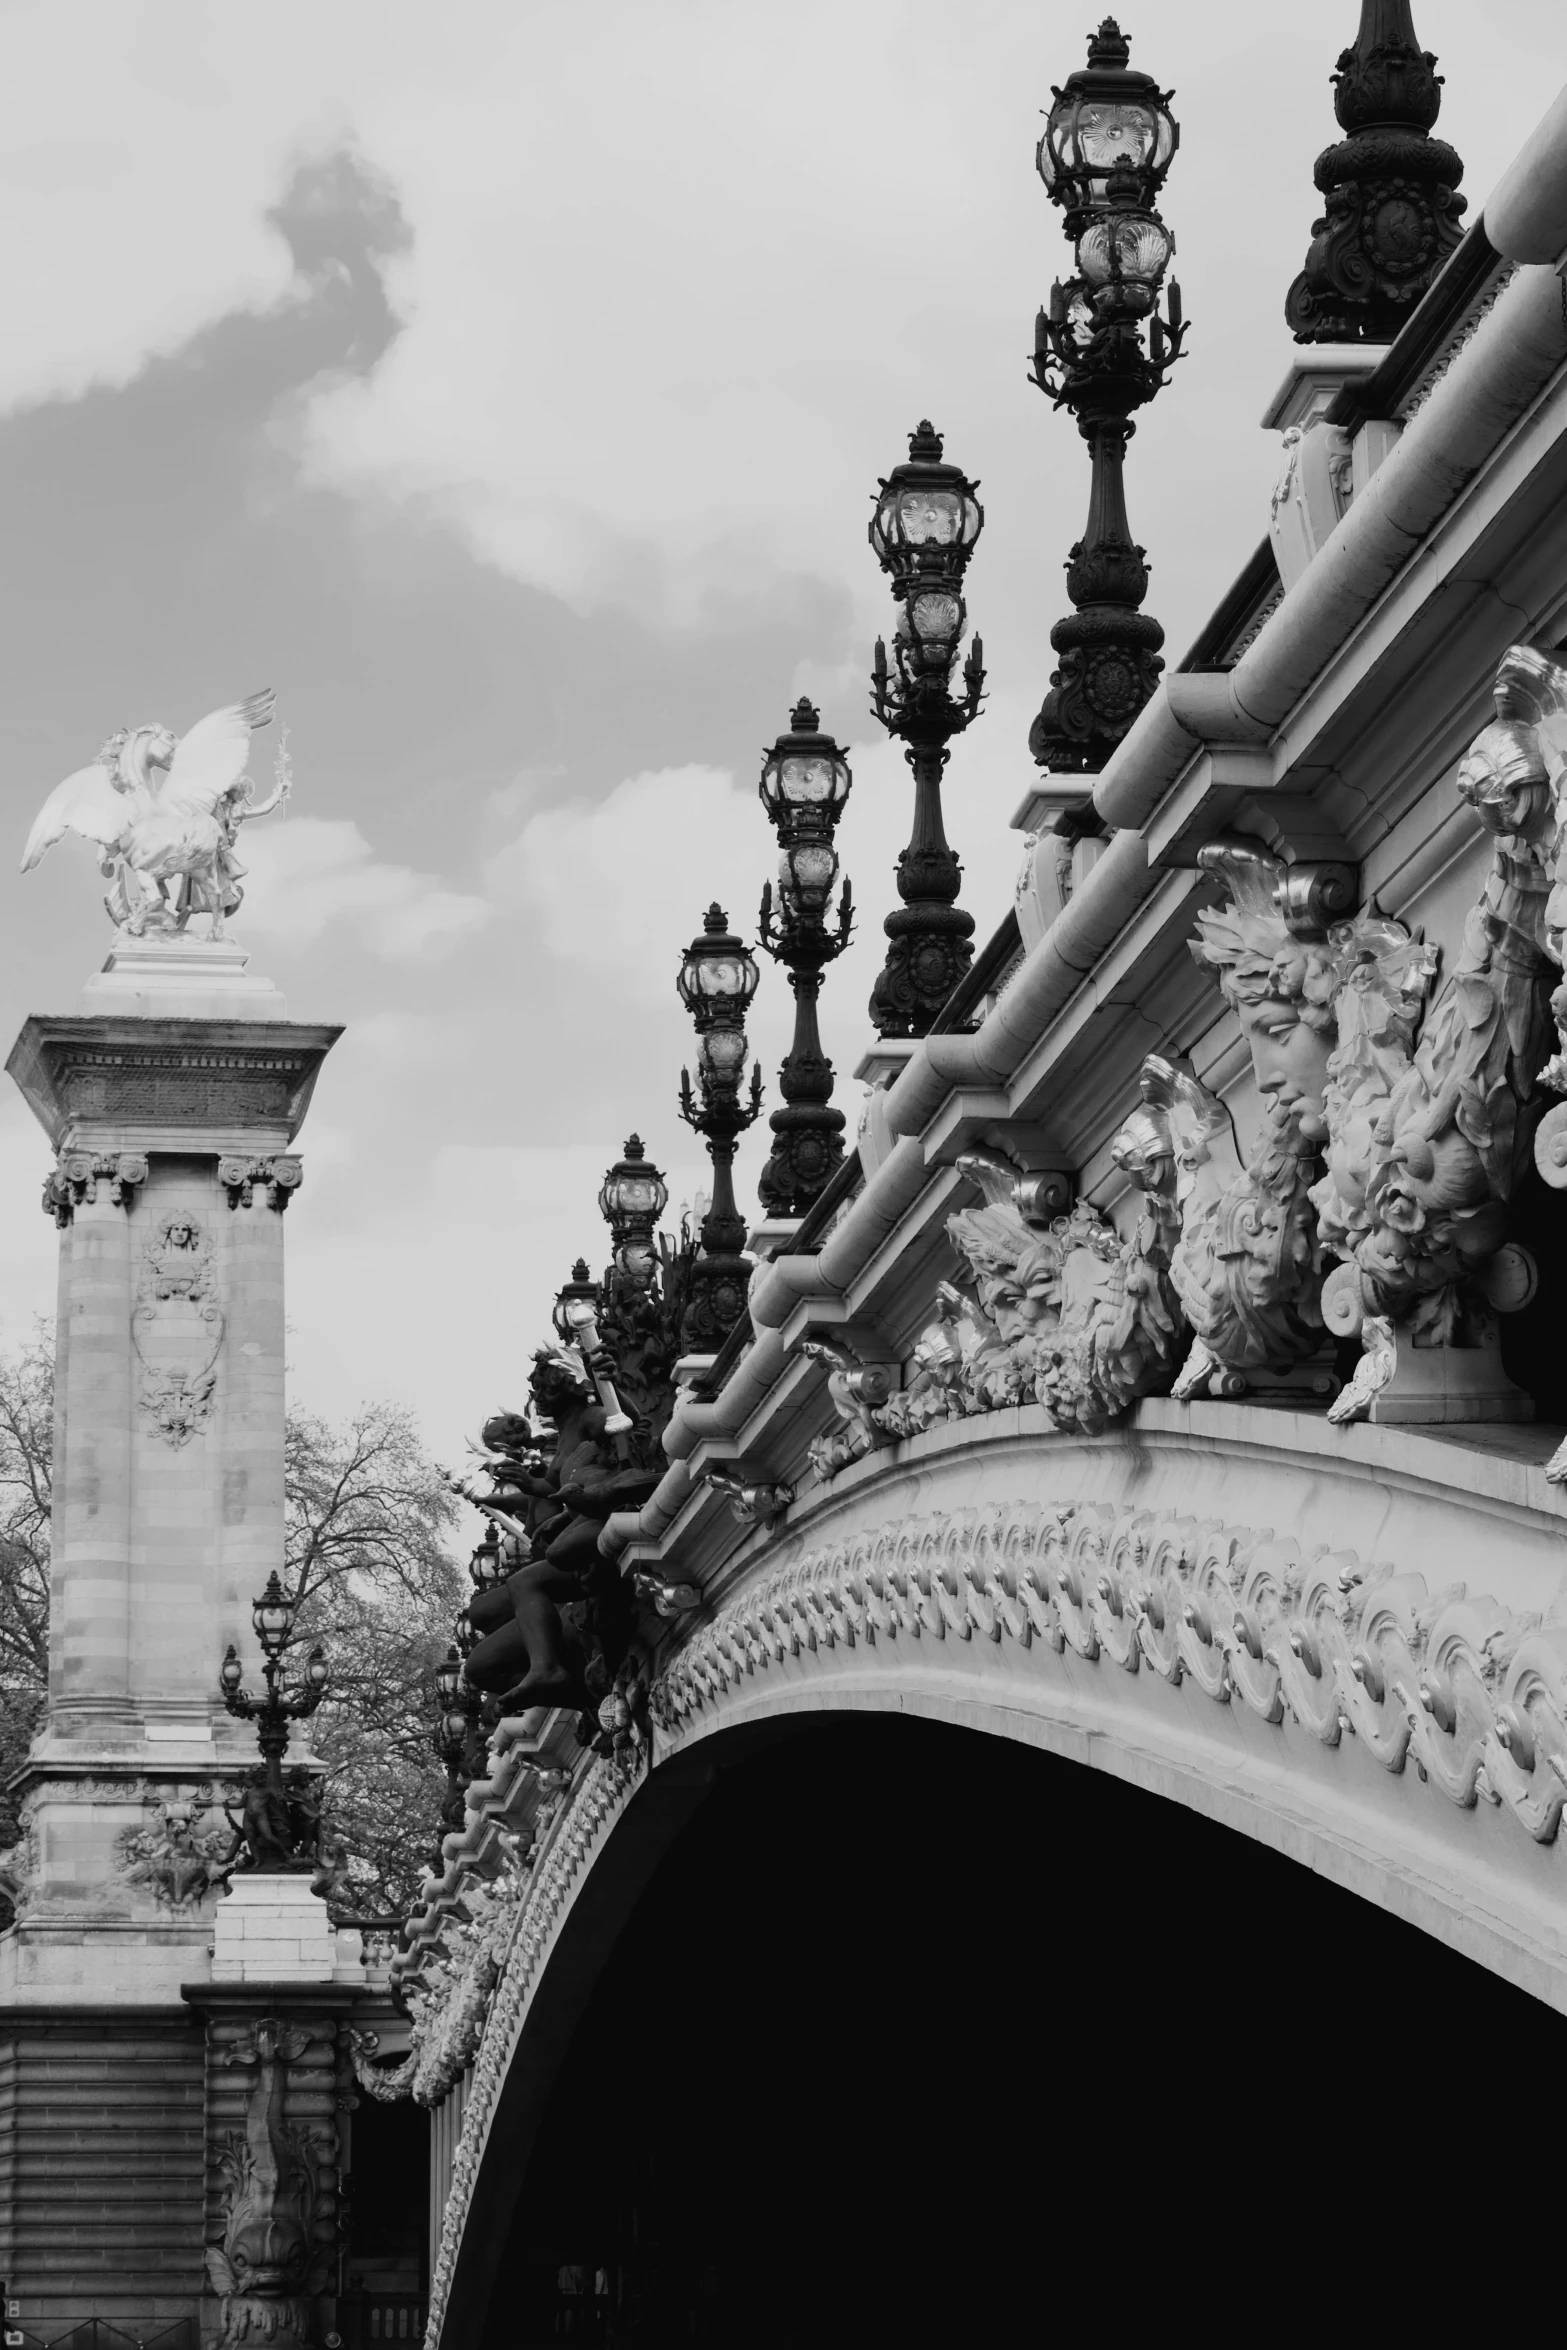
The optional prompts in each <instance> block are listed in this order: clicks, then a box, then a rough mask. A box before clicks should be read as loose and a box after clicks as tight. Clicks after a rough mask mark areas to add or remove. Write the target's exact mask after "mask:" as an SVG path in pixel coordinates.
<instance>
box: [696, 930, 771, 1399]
mask: <svg viewBox="0 0 1567 2350" xmlns="http://www.w3.org/2000/svg"><path fill="white" fill-rule="evenodd" d="M760 978H761V974H760V972H759V971H758V970H757V967H756V962H755V959H754V957H753V956H752V955H751V954H750V953H749V951H748V950H747V949H746V948H745V947H744V946H742V944H741V942H740V940H739V939H738V938H736V937H734V936H733V935H732V933H731V932H730V929H729V917H728V915H727V914H726V913H725V912H724V911H723V908H722V907H721V906H718V905H712V906H709V907H708V909H707V914H706V917H705V919H704V921H703V925H702V933H701V936H700V937H699V938H694V939H693V940H692V941H691V944H690V946H689V947H688V948H687V949H686V951H685V954H684V955H683V956H682V958H681V963H680V970H679V973H678V975H677V977H676V981H675V985H676V987H677V988H678V989H679V992H680V1000H681V1002H682V1003H683V1004H684V1005H685V1007H686V1010H687V1011H688V1012H689V1013H690V1015H691V1019H692V1024H693V1025H694V1027H695V1029H696V1037H697V1060H696V1073H697V1091H696V1093H693V1092H692V1087H691V1073H690V1071H689V1070H687V1069H682V1070H681V1072H680V1115H681V1117H682V1118H684V1120H685V1122H686V1124H687V1125H688V1126H693V1127H695V1129H696V1131H697V1133H698V1134H700V1135H701V1137H702V1139H703V1140H704V1142H705V1143H706V1144H707V1151H708V1156H709V1158H710V1159H711V1160H712V1162H713V1201H712V1205H711V1207H710V1208H709V1209H708V1211H707V1214H706V1215H705V1216H704V1217H703V1219H702V1231H701V1246H700V1248H699V1249H698V1251H697V1255H696V1259H695V1261H694V1263H693V1264H692V1267H691V1286H690V1294H689V1296H688V1298H687V1302H686V1310H685V1313H684V1316H683V1317H682V1320H681V1326H680V1342H681V1345H682V1347H683V1348H684V1350H685V1351H686V1353H687V1354H704V1353H712V1352H715V1351H716V1350H717V1348H719V1347H720V1346H722V1344H723V1342H724V1340H725V1339H726V1338H727V1337H728V1335H729V1333H730V1331H731V1330H732V1329H733V1328H734V1326H735V1324H736V1323H737V1322H738V1321H739V1319H740V1316H741V1315H742V1314H743V1313H744V1311H745V1294H746V1285H747V1282H748V1281H749V1278H750V1271H751V1268H750V1266H749V1265H748V1264H747V1262H746V1260H745V1258H744V1257H743V1256H742V1255H741V1254H740V1249H741V1244H742V1243H743V1241H744V1239H745V1220H744V1218H743V1217H742V1216H741V1215H740V1214H739V1213H738V1211H737V1209H736V1207H735V1187H734V1174H733V1169H734V1158H735V1150H736V1146H737V1145H738V1142H739V1139H740V1136H741V1135H742V1134H743V1133H744V1132H745V1130H746V1128H747V1127H748V1126H749V1125H751V1124H752V1123H753V1121H754V1120H755V1119H757V1118H758V1117H759V1116H760V1115H761V1109H762V1072H761V1069H760V1068H759V1067H757V1066H755V1065H753V1067H752V1071H751V1092H750V1098H749V1100H743V1099H742V1098H741V1085H742V1083H743V1081H744V1077H745V1062H746V1055H747V1053H748V1051H749V1050H750V1047H749V1046H748V1044H747V1042H746V1034H745V1015H746V1012H747V1010H748V1008H749V1006H750V1003H751V999H752V997H753V996H754V995H755V993H756V990H757V985H758V982H759V980H760Z"/></svg>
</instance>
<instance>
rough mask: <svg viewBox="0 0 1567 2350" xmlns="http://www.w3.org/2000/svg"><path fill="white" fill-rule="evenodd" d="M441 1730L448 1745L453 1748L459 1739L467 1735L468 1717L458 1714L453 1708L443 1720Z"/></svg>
mask: <svg viewBox="0 0 1567 2350" xmlns="http://www.w3.org/2000/svg"><path fill="white" fill-rule="evenodd" d="M441 1728H442V1730H443V1731H444V1732H445V1735H446V1737H447V1739H448V1741H449V1743H450V1744H451V1745H453V1746H455V1745H457V1743H458V1741H459V1740H460V1739H464V1738H466V1737H467V1735H468V1717H467V1715H466V1714H464V1713H459V1712H458V1711H457V1709H456V1707H455V1706H454V1707H453V1708H452V1710H451V1712H450V1713H449V1714H447V1715H446V1716H445V1718H444V1719H443V1721H442V1723H441Z"/></svg>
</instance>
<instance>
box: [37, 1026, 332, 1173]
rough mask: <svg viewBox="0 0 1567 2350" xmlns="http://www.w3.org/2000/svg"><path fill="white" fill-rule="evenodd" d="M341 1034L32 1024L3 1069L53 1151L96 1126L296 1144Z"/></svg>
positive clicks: (306, 1028)
mask: <svg viewBox="0 0 1567 2350" xmlns="http://www.w3.org/2000/svg"><path fill="white" fill-rule="evenodd" d="M342 1033H343V1032H342V1030H341V1028H328V1027H315V1026H306V1025H304V1024H302V1023H301V1022H298V1021H293V1020H152V1019H136V1018H131V1017H125V1018H119V1017H115V1018H107V1017H102V1018H100V1017H86V1016H81V1017H75V1018H70V1019H43V1018H36V1017H35V1018H33V1019H31V1020H28V1021H27V1022H26V1023H25V1025H24V1026H23V1029H22V1033H21V1035H20V1036H19V1037H18V1038H17V1040H16V1043H15V1045H14V1046H13V1047H12V1050H11V1057H10V1059H9V1060H8V1061H7V1063H6V1067H7V1069H8V1070H9V1071H10V1074H11V1075H12V1076H13V1077H14V1078H15V1080H16V1082H17V1084H18V1086H19V1087H20V1088H21V1090H22V1092H23V1094H24V1095H25V1096H26V1099H27V1103H28V1106H29V1108H30V1109H31V1110H32V1112H33V1115H34V1116H35V1117H36V1118H37V1120H38V1122H39V1124H40V1125H41V1126H42V1127H43V1128H44V1130H45V1132H46V1133H47V1134H48V1136H49V1138H50V1140H51V1142H53V1143H54V1144H55V1145H56V1147H58V1146H59V1145H60V1144H61V1143H62V1142H64V1141H66V1140H68V1139H69V1138H70V1137H71V1136H72V1135H73V1134H74V1132H75V1131H76V1130H77V1129H78V1128H81V1127H84V1126H85V1127H88V1128H91V1127H92V1126H94V1125H112V1126H117V1127H125V1126H155V1127H159V1128H163V1127H170V1126H172V1127H190V1128H194V1129H201V1128H209V1129H210V1128H213V1127H217V1128H225V1127H227V1128H233V1127H236V1126H237V1127H246V1126H268V1127H276V1126H283V1127H284V1128H286V1130H287V1132H288V1134H289V1136H290V1137H292V1136H293V1135H294V1134H295V1133H296V1132H297V1131H298V1128H299V1127H300V1125H301V1124H302V1123H303V1121H304V1116H305V1111H306V1109H307V1107H308V1106H309V1102H310V1095H311V1091H312V1089H313V1087H314V1085H315V1081H316V1078H317V1076H318V1075H319V1073H320V1069H321V1064H322V1062H323V1061H324V1060H325V1059H326V1056H327V1054H328V1053H329V1052H330V1051H331V1049H332V1046H333V1045H334V1044H335V1043H336V1041H337V1039H338V1037H339V1036H341V1034H342Z"/></svg>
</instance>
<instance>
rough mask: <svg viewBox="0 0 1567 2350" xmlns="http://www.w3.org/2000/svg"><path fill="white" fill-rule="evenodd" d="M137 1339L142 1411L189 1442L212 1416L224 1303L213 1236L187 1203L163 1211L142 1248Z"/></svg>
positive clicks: (134, 1319) (167, 1437)
mask: <svg viewBox="0 0 1567 2350" xmlns="http://www.w3.org/2000/svg"><path fill="white" fill-rule="evenodd" d="M131 1340H132V1343H133V1345H134V1346H135V1349H136V1356H137V1360H138V1361H139V1363H140V1364H141V1370H142V1380H141V1396H140V1401H141V1407H142V1410H143V1411H144V1412H147V1413H149V1414H150V1415H151V1418H152V1421H153V1424H154V1426H155V1427H156V1429H157V1432H158V1434H159V1435H160V1436H161V1437H162V1439H163V1441H164V1443H165V1444H169V1445H174V1446H179V1445H182V1444H188V1443H189V1442H190V1440H191V1438H192V1437H193V1436H194V1435H195V1434H196V1432H197V1430H198V1429H200V1428H204V1427H205V1426H206V1424H207V1420H208V1418H209V1417H210V1415H211V1411H212V1396H213V1390H214V1389H215V1387H216V1385H217V1375H218V1374H217V1362H218V1355H219V1352H220V1350H221V1348H222V1345H223V1309H222V1307H221V1306H220V1305H219V1303H218V1298H217V1284H216V1277H215V1275H214V1272H213V1267H212V1242H211V1239H210V1238H209V1236H208V1235H207V1233H206V1232H205V1231H204V1230H203V1229H202V1226H201V1225H200V1224H199V1223H198V1222H197V1220H196V1218H195V1217H194V1216H193V1215H191V1214H189V1213H188V1212H187V1211H186V1210H184V1209H176V1210H173V1211H172V1212H171V1213H169V1214H168V1215H166V1216H164V1217H163V1219H162V1220H161V1222H160V1223H159V1225H158V1228H157V1230H156V1232H155V1234H154V1235H153V1237H152V1239H151V1240H150V1241H149V1242H148V1243H147V1246H146V1248H145V1249H144V1250H143V1251H142V1262H141V1274H140V1278H139V1280H138V1282H137V1290H136V1304H135V1306H134V1307H133V1308H132V1311H131Z"/></svg>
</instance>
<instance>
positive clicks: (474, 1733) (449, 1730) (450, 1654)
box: [435, 1520, 505, 1828]
mask: <svg viewBox="0 0 1567 2350" xmlns="http://www.w3.org/2000/svg"><path fill="white" fill-rule="evenodd" d="M504 1573H505V1561H504V1560H503V1558H502V1556H501V1533H500V1528H499V1527H498V1526H497V1525H496V1524H495V1523H494V1522H493V1520H492V1521H491V1523H490V1524H489V1525H488V1526H487V1527H486V1528H485V1530H484V1534H483V1536H482V1538H481V1539H480V1541H479V1542H478V1543H477V1544H476V1546H475V1548H474V1552H473V1556H472V1557H471V1558H470V1560H469V1561H468V1574H469V1578H470V1580H471V1581H472V1584H473V1588H474V1591H475V1592H476V1593H478V1592H484V1591H490V1590H493V1588H494V1587H495V1585H496V1584H497V1583H499V1582H500V1580H501V1578H502V1576H503V1575H504ZM454 1629H455V1634H456V1637H455V1638H454V1640H453V1641H452V1644H451V1646H450V1647H449V1648H448V1649H447V1651H446V1655H445V1658H444V1660H443V1662H442V1663H440V1664H439V1665H437V1667H436V1669H435V1694H436V1700H437V1703H438V1706H439V1709H440V1711H439V1719H438V1720H437V1723H436V1730H435V1751H436V1753H437V1754H438V1755H439V1757H440V1759H441V1761H442V1763H443V1764H444V1765H445V1767H446V1802H445V1804H444V1806H443V1807H442V1812H441V1821H442V1825H443V1826H444V1827H447V1828H460V1827H461V1826H462V1823H463V1813H464V1803H463V1798H464V1796H465V1795H466V1793H467V1791H468V1788H469V1785H470V1784H471V1782H472V1781H473V1779H474V1778H475V1776H476V1775H477V1773H478V1770H479V1767H480V1765H481V1764H482V1762H483V1760H484V1751H483V1745H482V1738H483V1723H484V1699H483V1697H482V1696H481V1695H480V1693H479V1691H478V1690H477V1689H475V1688H474V1686H473V1684H472V1683H471V1682H470V1681H469V1680H468V1678H467V1676H466V1674H465V1673H464V1671H463V1662H464V1659H465V1658H466V1656H467V1654H468V1651H469V1649H470V1648H472V1646H473V1643H474V1638H475V1634H474V1629H473V1620H472V1618H471V1617H470V1615H469V1613H468V1610H467V1609H466V1608H464V1609H463V1611H462V1613H461V1615H460V1616H459V1617H458V1618H457V1622H456V1625H455V1627H454ZM476 1738H477V1739H478V1740H479V1741H480V1743H479V1744H478V1745H477V1746H476V1744H475V1740H476Z"/></svg>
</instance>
